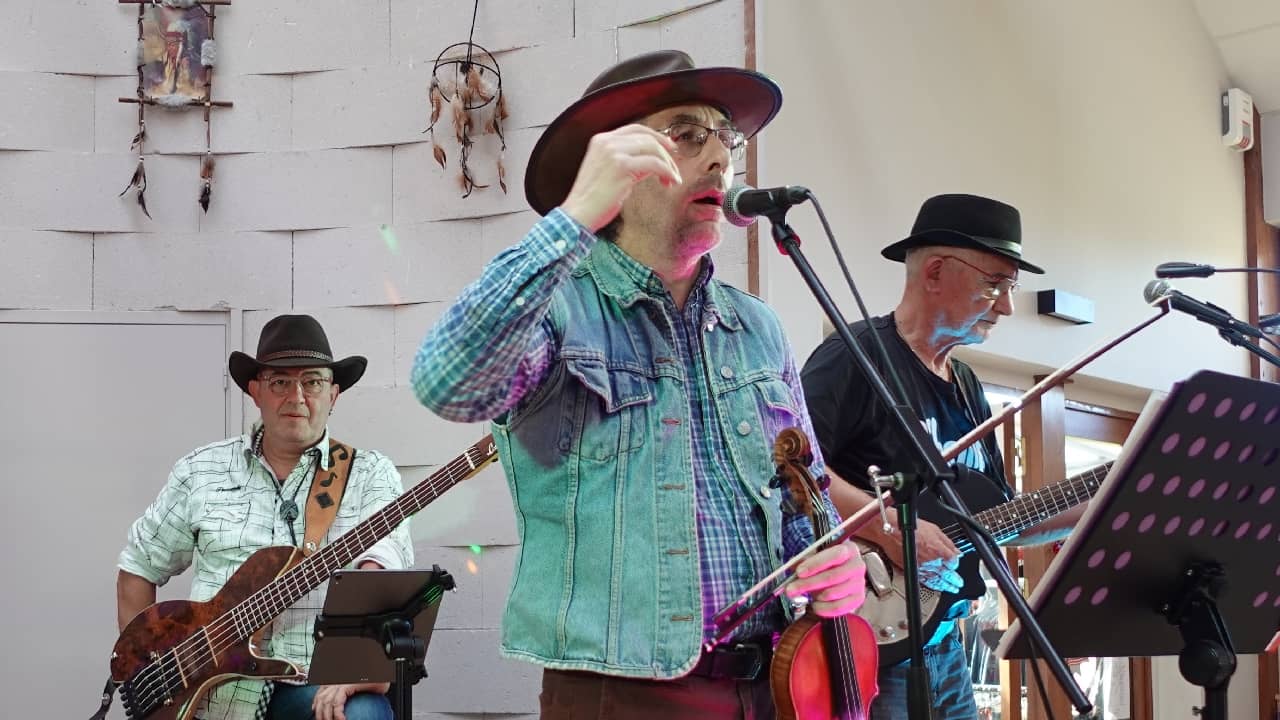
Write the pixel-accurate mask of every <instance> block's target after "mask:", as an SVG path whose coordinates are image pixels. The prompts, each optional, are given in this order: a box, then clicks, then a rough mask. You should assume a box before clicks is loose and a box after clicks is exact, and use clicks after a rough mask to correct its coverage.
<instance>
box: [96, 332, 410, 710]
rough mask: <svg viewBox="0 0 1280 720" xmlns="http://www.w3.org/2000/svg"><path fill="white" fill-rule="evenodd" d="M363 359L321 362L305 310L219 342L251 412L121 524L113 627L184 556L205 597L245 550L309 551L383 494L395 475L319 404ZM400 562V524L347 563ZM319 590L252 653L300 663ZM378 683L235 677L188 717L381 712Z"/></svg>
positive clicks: (355, 376)
mask: <svg viewBox="0 0 1280 720" xmlns="http://www.w3.org/2000/svg"><path fill="white" fill-rule="evenodd" d="M367 362H368V361H367V360H366V359H365V358H364V357H361V356H359V355H353V356H351V357H347V358H344V359H342V360H335V359H334V358H333V353H332V352H331V351H330V349H329V340H328V338H327V337H326V336H325V332H324V329H323V328H322V327H321V326H320V323H318V322H316V320H315V319H314V318H312V317H310V316H308V315H281V316H279V317H276V318H273V319H272V320H270V321H268V322H267V324H266V325H265V326H263V328H262V334H261V336H260V338H259V340H258V351H257V356H256V357H251V356H249V355H246V354H245V353H242V352H238V351H236V352H232V353H231V357H230V358H229V359H228V362H227V366H228V370H229V371H230V373H231V377H232V378H233V379H234V380H235V382H236V385H238V386H239V387H240V389H241V390H243V391H244V392H245V393H247V394H248V395H249V397H251V398H253V401H254V403H255V404H256V405H257V406H258V409H259V411H261V414H262V419H261V421H259V422H257V423H255V424H254V426H253V429H252V430H251V431H250V432H249V433H248V434H247V435H241V436H238V437H233V438H228V439H226V440H222V441H219V442H216V443H213V444H211V445H206V446H204V447H202V448H198V449H196V450H194V451H192V452H191V453H190V454H189V455H187V456H186V457H184V458H182V459H181V460H179V461H178V462H177V464H175V465H174V468H173V471H172V473H171V474H170V475H169V480H168V482H167V483H166V484H165V486H164V488H163V489H162V490H161V491H160V495H159V496H158V497H157V498H156V500H155V501H154V502H153V503H152V504H151V506H150V507H148V508H147V510H146V512H144V513H143V515H142V517H140V518H139V519H138V520H137V521H135V522H134V524H133V526H132V527H131V528H130V529H129V537H128V542H127V544H126V545H125V548H124V550H123V551H122V552H121V553H120V562H119V567H120V575H119V579H118V581H117V614H118V617H119V623H120V627H121V628H124V626H125V625H127V624H128V623H129V621H130V620H132V619H133V617H134V616H135V615H136V614H137V613H138V612H140V611H141V610H143V609H145V608H146V607H147V606H149V605H151V604H153V603H155V600H156V586H157V585H163V584H164V583H166V582H168V580H169V578H171V577H173V576H174V575H177V574H179V573H181V572H182V571H183V570H185V569H186V568H187V567H188V566H190V565H191V564H192V559H193V556H194V560H195V562H194V564H195V576H194V578H193V580H192V584H191V599H192V600H197V601H205V600H208V599H209V598H211V597H212V596H213V595H214V594H215V593H217V592H218V590H220V589H221V588H222V586H223V585H224V584H225V583H226V582H227V580H228V578H230V577H231V575H232V574H233V573H235V572H236V570H238V569H239V568H240V567H241V566H242V565H244V564H245V562H246V561H247V560H248V559H249V557H250V555H251V554H252V553H254V552H255V551H257V550H260V549H262V548H265V547H269V546H280V545H291V546H294V547H298V548H300V549H301V550H302V552H303V553H304V554H308V555H309V554H311V553H312V552H314V551H315V550H317V549H318V548H319V547H322V546H324V545H326V544H328V543H330V542H332V541H334V540H336V539H337V538H338V537H340V536H341V535H343V534H344V533H345V532H347V531H348V530H350V529H351V528H352V527H354V526H355V525H356V524H357V523H359V522H360V521H361V520H363V519H364V518H366V517H368V516H369V515H371V514H373V513H374V512H376V511H377V510H378V509H380V508H382V507H383V506H385V505H386V504H388V503H389V502H391V501H393V500H395V498H396V497H397V496H398V495H399V494H400V492H401V484H400V473H399V472H398V471H397V470H396V468H395V465H394V464H392V462H391V460H390V459H388V458H387V457H386V456H385V455H383V454H381V453H379V452H377V451H375V450H363V449H361V450H356V449H354V448H350V447H348V446H345V445H342V444H341V443H339V442H338V441H336V440H334V439H333V438H332V437H331V436H330V435H329V430H328V421H329V414H330V413H331V412H332V411H333V407H334V404H335V403H336V402H337V400H338V396H339V394H340V393H342V392H343V391H344V390H347V389H349V388H350V387H351V386H352V385H355V383H356V382H357V381H358V380H359V379H360V376H361V375H363V374H364V370H365V366H366V365H367ZM317 476H319V477H320V478H321V482H316V478H317ZM412 565H413V544H412V542H411V541H410V538H409V524H408V522H407V521H406V522H405V523H403V524H401V525H400V526H399V527H397V528H396V529H395V530H393V531H391V532H390V533H389V534H388V535H387V536H386V537H385V538H383V539H381V540H379V541H378V542H377V543H375V544H374V545H373V546H372V547H370V548H369V550H368V551H367V552H365V553H364V554H363V555H361V556H360V557H359V558H357V559H356V561H355V562H354V563H353V566H354V567H359V568H407V567H411V566H412ZM327 588H328V584H327V583H326V584H322V585H321V586H320V587H319V588H318V589H316V590H313V591H311V592H310V593H308V594H307V595H305V596H304V597H303V598H302V599H301V600H299V601H298V602H297V603H295V604H294V605H293V606H292V607H290V608H289V609H288V610H286V611H285V612H284V614H282V615H281V616H280V617H279V618H277V619H276V620H275V622H273V623H272V624H271V627H270V641H269V644H268V645H267V646H266V647H265V648H263V650H265V653H264V654H266V655H269V656H271V657H273V658H276V659H280V660H285V661H287V662H289V663H292V664H293V665H294V666H296V667H297V668H298V669H300V670H301V671H302V672H304V673H305V671H306V668H307V667H308V666H309V665H310V662H311V652H312V650H313V648H314V646H315V641H314V639H313V638H312V634H311V630H312V625H313V624H314V620H315V616H316V614H317V613H318V612H319V611H320V609H321V607H323V604H324V596H325V591H326V589H327ZM268 687H269V688H270V690H267V688H268ZM386 691H387V684H386V683H366V684H360V685H325V686H315V685H300V684H290V683H288V682H283V681H282V682H276V683H272V684H270V685H269V686H268V685H265V684H264V683H263V682H261V681H256V680H244V681H238V682H232V683H226V684H224V685H221V686H219V687H218V688H217V689H215V690H214V691H213V692H212V693H211V694H210V695H209V697H208V698H207V701H206V702H207V704H206V702H202V705H203V707H201V708H200V709H199V710H198V713H199V714H198V715H197V716H198V717H202V718H205V720H213V719H217V720H224V719H235V720H253V719H254V718H257V717H266V718H272V719H273V720H295V719H296V720H305V719H306V718H310V717H312V716H313V715H314V717H315V718H316V719H317V720H333V719H334V718H342V717H344V715H345V717H346V719H347V720H375V719H377V720H390V718H391V705H390V703H389V702H388V701H387V698H386V697H385V696H384V694H383V693H385V692H386Z"/></svg>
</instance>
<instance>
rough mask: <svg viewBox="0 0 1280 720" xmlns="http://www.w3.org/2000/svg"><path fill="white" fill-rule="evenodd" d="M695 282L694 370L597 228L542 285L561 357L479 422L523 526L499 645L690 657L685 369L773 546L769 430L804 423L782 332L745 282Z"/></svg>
mask: <svg viewBox="0 0 1280 720" xmlns="http://www.w3.org/2000/svg"><path fill="white" fill-rule="evenodd" d="M704 292H705V293H706V296H705V306H704V308H705V309H704V312H703V317H702V327H701V330H700V332H699V334H700V335H701V336H702V344H701V345H702V352H703V353H704V360H705V366H706V367H707V368H708V375H709V377H707V378H702V379H697V380H694V379H691V378H687V377H685V374H686V373H685V370H684V369H683V365H682V364H681V363H680V362H679V361H678V360H675V359H673V350H672V346H673V342H672V338H673V333H674V332H677V329H676V326H675V325H674V322H676V321H675V320H673V318H672V317H671V310H670V309H669V303H664V302H663V300H662V298H663V297H664V296H665V291H664V290H662V286H661V283H660V282H659V281H658V280H657V278H656V276H653V275H652V274H648V277H642V276H641V273H638V272H636V268H635V267H634V264H629V263H625V259H624V258H623V257H622V251H621V250H619V249H618V248H616V247H615V246H613V245H612V243H608V242H603V241H601V242H598V243H596V245H595V246H594V247H593V248H592V250H591V253H590V254H589V255H588V257H587V258H586V259H585V260H583V262H582V263H581V264H579V265H578V267H577V268H575V269H574V271H573V272H572V275H571V277H570V279H569V280H568V281H566V282H565V284H564V285H562V286H561V288H560V289H559V290H558V291H557V293H556V295H555V297H554V299H553V300H552V306H551V311H550V321H551V324H552V326H553V329H554V333H555V336H556V338H557V339H558V348H559V352H558V357H557V358H556V359H555V362H554V365H553V367H552V369H551V370H550V372H549V375H548V377H547V379H546V381H545V382H544V383H543V384H542V386H541V387H540V388H539V389H538V390H537V391H536V392H535V393H533V394H532V395H531V396H530V397H528V398H527V399H526V400H525V401H523V402H522V403H521V405H520V406H518V407H517V408H516V409H515V410H513V411H511V412H509V413H508V414H507V415H505V416H503V417H500V418H498V420H496V421H495V422H494V437H495V439H496V440H497V443H498V455H499V457H500V458H501V460H502V464H503V468H504V470H505V471H506V476H507V480H508V482H509V484H510V488H511V494H512V498H513V500H514V505H515V510H516V522H517V528H518V531H519V534H520V540H521V550H520V555H519V559H518V561H517V563H516V567H515V573H514V576H513V579H512V586H511V591H510V595H509V597H508V602H507V608H506V614H505V617H504V620H503V624H502V650H503V653H504V655H506V656H508V657H515V658H520V659H526V660H532V661H534V662H537V663H539V664H541V665H543V666H545V667H550V668H556V669H564V670H587V671H594V672H603V673H608V674H613V675H623V676H630V677H642V678H670V677H676V676H679V675H682V674H684V673H686V672H688V671H689V670H690V669H691V668H692V667H693V665H694V663H695V662H696V661H697V658H698V656H699V652H700V646H701V643H702V640H703V637H702V620H703V619H702V609H701V589H700V576H699V552H698V538H697V528H696V516H695V507H694V502H695V488H694V484H693V477H692V470H691V462H692V459H691V458H692V454H693V452H694V449H693V447H692V444H691V438H690V432H689V429H688V428H689V394H688V389H687V384H688V383H690V382H695V381H696V382H704V383H707V385H708V387H709V388H710V392H709V395H710V397H711V398H712V402H713V403H714V416H715V417H717V418H719V422H720V424H721V427H719V428H718V432H719V435H720V436H721V437H724V438H727V441H728V443H729V445H728V447H727V448H726V449H725V455H726V456H727V457H729V458H730V459H731V463H732V465H733V467H732V468H731V469H730V475H731V476H732V477H737V478H739V480H740V483H741V492H743V493H745V494H747V495H748V496H749V497H750V498H751V499H752V500H754V502H755V504H756V505H758V506H759V509H760V512H761V513H762V515H763V522H764V526H765V528H766V532H767V535H768V544H769V554H770V556H771V560H772V561H774V565H775V567H776V565H777V564H780V562H781V559H782V557H783V548H782V540H781V535H782V533H781V528H782V514H781V510H780V501H781V497H782V495H783V493H781V492H770V491H769V489H768V483H769V480H770V478H771V477H772V475H773V472H774V469H773V461H772V456H771V450H772V443H773V440H774V438H775V437H776V436H777V434H778V432H780V431H781V430H782V429H784V428H787V427H793V426H800V425H801V418H800V412H801V411H800V409H799V408H797V407H796V402H795V400H794V399H793V395H792V391H791V388H790V387H789V386H788V385H787V384H786V383H785V382H784V381H783V379H782V378H783V369H784V367H785V366H786V364H787V363H788V362H789V354H790V349H789V346H788V344H787V342H786V340H785V338H784V336H783V332H782V328H781V326H780V324H779V322H778V319H777V316H776V315H774V313H773V311H772V310H770V309H769V308H768V307H767V306H766V305H765V304H764V303H763V302H762V301H760V300H759V299H757V298H755V297H753V296H751V295H748V294H746V293H743V292H741V291H738V290H736V289H733V288H730V287H728V286H725V285H722V284H720V283H719V282H717V281H715V280H710V281H708V282H707V284H706V285H705V286H704ZM708 328H710V329H709V330H708Z"/></svg>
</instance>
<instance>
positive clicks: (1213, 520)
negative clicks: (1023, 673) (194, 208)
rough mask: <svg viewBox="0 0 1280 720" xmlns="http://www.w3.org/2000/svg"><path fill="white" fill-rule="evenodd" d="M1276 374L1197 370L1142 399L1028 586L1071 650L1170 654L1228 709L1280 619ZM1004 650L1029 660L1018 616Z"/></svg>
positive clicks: (1059, 641) (1209, 707)
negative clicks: (1241, 672)
mask: <svg viewBox="0 0 1280 720" xmlns="http://www.w3.org/2000/svg"><path fill="white" fill-rule="evenodd" d="M1278 457H1280V385H1275V384H1271V383H1265V382H1261V381H1258V380H1251V379H1248V378H1242V377H1236V376H1232V375H1224V374H1221V373H1216V372H1210V371H1201V372H1198V373H1196V374H1195V375H1192V376H1191V377H1190V378H1188V379H1187V380H1184V381H1182V382H1180V383H1178V384H1176V385H1175V386H1174V387H1173V389H1172V390H1171V392H1170V394H1169V395H1168V397H1167V398H1165V400H1164V402H1163V404H1161V405H1160V406H1159V408H1158V409H1154V408H1151V407H1148V409H1147V410H1144V411H1143V414H1142V416H1141V417H1140V418H1139V421H1138V423H1137V425H1135V427H1134V430H1133V432H1132V433H1131V434H1130V436H1129V440H1128V441H1126V443H1125V447H1124V450H1123V451H1122V452H1121V455H1120V458H1119V459H1118V460H1117V461H1116V464H1115V466H1114V467H1113V468H1112V470H1111V473H1110V475H1109V476H1108V477H1107V479H1106V480H1105V481H1104V482H1103V484H1102V487H1101V489H1100V490H1099V491H1098V494H1097V495H1096V496H1095V497H1094V498H1093V500H1092V502H1091V503H1090V505H1089V508H1088V510H1087V511H1086V512H1085V514H1084V516H1083V517H1082V518H1081V520H1080V523H1079V524H1078V525H1077V526H1076V529H1075V531H1074V532H1073V533H1072V534H1071V537H1070V538H1069V539H1068V540H1067V543H1066V545H1064V546H1063V548H1062V551H1061V552H1060V553H1059V554H1058V557H1057V558H1055V559H1054V561H1053V563H1052V564H1051V565H1050V567H1049V570H1048V572H1046V574H1045V577H1044V579H1043V580H1042V581H1041V582H1040V584H1039V585H1038V586H1037V587H1036V589H1035V592H1034V593H1033V594H1032V596H1031V607H1032V609H1033V610H1034V611H1035V614H1036V618H1037V619H1038V620H1039V621H1040V623H1041V624H1042V625H1043V627H1044V630H1045V633H1046V634H1047V635H1049V636H1050V637H1051V638H1052V639H1053V641H1054V643H1055V644H1056V646H1057V648H1058V650H1059V651H1060V652H1062V653H1063V654H1064V655H1065V656H1067V657H1089V656H1100V657H1129V656H1154V655H1178V656H1179V660H1178V667H1179V670H1180V671H1181V672H1182V675H1183V677H1185V678H1186V679H1187V680H1188V681H1189V682H1191V683H1192V684H1195V685H1198V686H1200V687H1202V688H1204V691H1205V706H1204V708H1203V712H1202V715H1203V716H1204V717H1206V718H1209V720H1225V718H1226V704H1227V684H1228V683H1229V682H1230V679H1231V674H1232V673H1233V672H1234V671H1235V666H1236V653H1237V652H1243V653H1259V652H1263V651H1264V650H1266V648H1267V647H1268V645H1269V644H1272V643H1274V642H1275V639H1276V638H1277V637H1280V635H1277V629H1280V462H1277V459H1278ZM996 652H997V654H999V655H1000V656H1001V657H1003V658H1006V659H1008V658H1026V657H1029V647H1028V643H1027V640H1026V636H1025V634H1024V633H1023V632H1022V631H1021V628H1020V626H1019V624H1018V623H1016V622H1015V623H1014V624H1013V625H1011V626H1010V628H1009V630H1008V632H1006V633H1005V634H1004V636H1003V638H1002V639H1001V642H1000V645H999V647H998V648H997V649H996Z"/></svg>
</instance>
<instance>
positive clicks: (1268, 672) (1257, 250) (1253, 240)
mask: <svg viewBox="0 0 1280 720" xmlns="http://www.w3.org/2000/svg"><path fill="white" fill-rule="evenodd" d="M1261 122H1262V119H1261V116H1260V115H1259V114H1258V109H1257V108H1254V110H1253V126H1254V127H1255V128H1256V127H1261ZM1272 180H1273V181H1275V182H1280V178H1272ZM1262 182H1263V177H1262V136H1261V134H1258V135H1257V136H1256V137H1255V138H1254V144H1253V148H1252V149H1251V150H1249V151H1248V152H1246V153H1245V154H1244V215H1245V257H1246V263H1245V264H1246V265H1247V266H1248V267H1272V268H1273V267H1280V229H1276V228H1273V227H1271V226H1270V225H1268V224H1267V222H1266V220H1265V219H1264V216H1263V209H1262ZM1248 278H1249V280H1248V283H1247V287H1248V291H1249V324H1251V325H1257V324H1258V319H1259V318H1261V317H1262V316H1263V315H1267V314H1270V313H1274V312H1277V311H1280V279H1278V278H1277V276H1275V275H1272V274H1270V273H1252V274H1250V275H1248ZM1249 369H1250V371H1251V374H1252V375H1253V377H1255V378H1258V379H1261V380H1269V381H1271V382H1280V368H1275V367H1273V366H1271V365H1270V364H1264V363H1262V361H1261V359H1260V358H1258V356H1257V355H1253V354H1250V355H1249ZM1277 694H1280V661H1278V660H1277V657H1276V653H1274V652H1271V653H1263V654H1261V655H1259V656H1258V718H1259V720H1273V718H1275V717H1277V716H1278V715H1280V707H1277V703H1276V696H1277Z"/></svg>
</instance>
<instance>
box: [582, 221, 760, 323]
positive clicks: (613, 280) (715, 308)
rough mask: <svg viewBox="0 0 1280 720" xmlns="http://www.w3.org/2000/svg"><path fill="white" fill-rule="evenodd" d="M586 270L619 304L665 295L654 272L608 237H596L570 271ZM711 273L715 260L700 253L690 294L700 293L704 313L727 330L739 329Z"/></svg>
mask: <svg viewBox="0 0 1280 720" xmlns="http://www.w3.org/2000/svg"><path fill="white" fill-rule="evenodd" d="M588 273H590V275H591V277H592V278H593V279H594V280H595V283H596V287H598V288H600V292H602V293H604V294H605V295H607V296H609V297H611V298H613V299H614V300H616V301H617V302H618V304H620V305H622V306H623V307H630V306H632V305H634V304H635V303H637V302H639V301H640V300H642V299H644V298H653V299H657V298H664V297H667V289H666V288H665V287H664V286H663V284H662V278H660V277H658V274H657V273H655V272H654V271H653V270H652V269H651V268H649V267H648V266H646V265H645V264H643V263H641V262H640V261H639V260H636V259H635V258H633V257H631V256H630V255H628V254H626V253H625V252H623V251H622V249H621V248H619V247H618V246H617V245H616V244H614V243H612V242H610V241H608V240H597V241H596V243H595V244H594V245H593V246H592V247H591V252H590V254H589V255H587V258H586V260H584V261H583V262H582V264H581V265H579V266H578V268H577V269H576V270H575V271H574V275H579V276H580V275H585V274H588ZM714 273H715V263H713V262H712V261H711V256H710V255H704V256H703V257H702V269H701V270H700V271H699V272H698V279H697V280H696V281H695V282H694V286H693V292H692V293H690V297H691V298H692V297H696V296H697V294H698V293H703V297H704V299H705V308H704V311H703V312H704V315H706V316H710V317H711V318H714V320H715V321H716V322H717V323H718V324H720V325H722V326H724V328H725V329H727V330H734V331H736V330H741V329H742V321H741V320H740V319H739V317H738V313H737V311H735V310H734V307H733V302H732V301H731V300H730V298H729V296H728V293H726V291H725V289H724V286H722V285H721V284H720V283H719V282H718V281H713V280H712V275H713V274H714Z"/></svg>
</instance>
